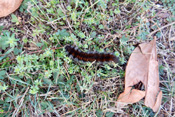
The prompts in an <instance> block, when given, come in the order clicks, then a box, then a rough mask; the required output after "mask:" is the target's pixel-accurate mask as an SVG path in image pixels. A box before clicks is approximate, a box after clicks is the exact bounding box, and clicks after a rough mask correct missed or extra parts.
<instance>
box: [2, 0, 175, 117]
mask: <svg viewBox="0 0 175 117" xmlns="http://www.w3.org/2000/svg"><path fill="white" fill-rule="evenodd" d="M154 36H156V38H157V40H156V44H157V46H156V47H157V54H158V61H159V77H160V89H161V90H162V92H163V97H162V103H161V106H160V108H159V110H158V112H153V111H152V109H151V108H149V107H146V106H145V105H144V99H143V100H141V101H139V102H137V103H135V104H129V105H127V106H126V107H125V108H123V109H118V108H117V107H116V106H115V102H116V101H117V98H118V96H119V94H121V93H122V92H123V91H124V83H125V82H124V77H125V68H126V65H127V62H128V60H129V57H130V55H131V53H132V51H133V50H134V49H135V48H136V47H137V46H138V45H139V44H141V43H144V42H150V41H151V40H153V38H154ZM68 44H70V45H74V46H76V47H78V48H79V50H81V51H83V52H89V51H95V52H108V53H113V54H114V55H115V56H117V57H118V58H119V62H118V63H114V62H104V63H97V62H95V61H94V62H79V61H75V60H74V59H72V58H71V57H69V56H67V53H66V51H65V48H64V47H65V46H66V45H68ZM0 116H25V117H27V116H42V117H50V116H58V117H59V116H82V117H86V116H94V117H95V116H97V117H116V116H140V117H141V116H151V117H152V116H175V1H174V0H161V1H158V0H87V1H86V0H66V1H64V0H30V1H28V0H24V1H23V3H22V4H21V6H20V8H19V9H18V10H16V11H15V12H13V13H12V14H10V15H9V16H7V17H3V18H0Z"/></svg>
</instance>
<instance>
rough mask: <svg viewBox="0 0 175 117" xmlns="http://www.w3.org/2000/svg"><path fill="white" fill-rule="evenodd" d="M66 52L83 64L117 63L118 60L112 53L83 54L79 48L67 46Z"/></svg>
mask: <svg viewBox="0 0 175 117" xmlns="http://www.w3.org/2000/svg"><path fill="white" fill-rule="evenodd" d="M65 50H66V52H67V53H68V56H71V57H72V58H73V59H75V60H79V61H83V62H93V61H96V62H110V61H114V62H115V63H117V62H118V61H119V60H118V58H117V57H116V56H115V55H114V54H112V53H98V52H87V53H85V52H82V51H81V50H79V49H78V47H75V46H71V45H66V46H65Z"/></svg>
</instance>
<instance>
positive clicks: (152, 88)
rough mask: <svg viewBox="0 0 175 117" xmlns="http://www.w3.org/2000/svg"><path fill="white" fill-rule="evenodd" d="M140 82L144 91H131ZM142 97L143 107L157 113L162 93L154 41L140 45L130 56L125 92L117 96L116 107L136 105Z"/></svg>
mask: <svg viewBox="0 0 175 117" xmlns="http://www.w3.org/2000/svg"><path fill="white" fill-rule="evenodd" d="M140 81H141V82H142V83H143V84H144V86H145V91H141V90H138V89H132V86H134V85H135V84H137V83H139V82H140ZM144 96H145V105H146V106H148V107H150V108H152V109H153V111H154V112H156V111H158V109H159V107H160V104H161V99H162V92H161V91H160V89H159V72H158V61H157V52H156V39H154V40H152V41H151V42H149V43H143V44H140V45H139V46H138V47H137V48H136V49H135V50H134V51H133V53H132V54H131V56H130V59H129V61H128V64H127V67H126V74H125V91H124V92H123V93H122V94H120V95H119V98H118V100H117V104H116V105H118V106H119V104H118V103H120V104H121V103H124V104H132V103H136V102H138V101H139V100H140V99H142V98H143V97H144ZM122 106H123V105H122ZM122 106H121V107H122Z"/></svg>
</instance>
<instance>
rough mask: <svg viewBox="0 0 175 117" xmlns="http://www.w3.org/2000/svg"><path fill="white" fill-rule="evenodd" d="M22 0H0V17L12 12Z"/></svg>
mask: <svg viewBox="0 0 175 117" xmlns="http://www.w3.org/2000/svg"><path fill="white" fill-rule="evenodd" d="M22 1H23V0H0V17H5V16H7V15H9V14H10V13H12V12H14V11H15V10H16V9H17V8H18V7H19V6H20V5H21V2H22Z"/></svg>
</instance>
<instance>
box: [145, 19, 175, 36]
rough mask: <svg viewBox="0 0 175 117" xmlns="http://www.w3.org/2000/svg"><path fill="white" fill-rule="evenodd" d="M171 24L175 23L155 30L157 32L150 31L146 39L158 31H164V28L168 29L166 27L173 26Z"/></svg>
mask: <svg viewBox="0 0 175 117" xmlns="http://www.w3.org/2000/svg"><path fill="white" fill-rule="evenodd" d="M173 24H175V22H172V23H170V24H167V25H165V26H162V27H160V28H159V29H157V30H154V31H152V32H151V33H150V34H149V35H148V37H151V35H153V34H154V33H156V32H158V31H160V30H162V29H164V28H166V27H168V26H171V25H173Z"/></svg>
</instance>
